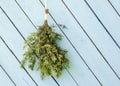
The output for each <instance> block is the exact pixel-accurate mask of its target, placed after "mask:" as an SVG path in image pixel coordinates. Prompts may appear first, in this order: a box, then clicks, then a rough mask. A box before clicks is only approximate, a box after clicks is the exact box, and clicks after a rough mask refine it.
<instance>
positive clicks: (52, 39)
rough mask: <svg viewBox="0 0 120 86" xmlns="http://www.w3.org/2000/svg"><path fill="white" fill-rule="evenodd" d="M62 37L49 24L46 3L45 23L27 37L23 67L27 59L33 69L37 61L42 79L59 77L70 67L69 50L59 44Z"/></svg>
mask: <svg viewBox="0 0 120 86" xmlns="http://www.w3.org/2000/svg"><path fill="white" fill-rule="evenodd" d="M61 39H62V36H61V35H60V34H58V33H56V32H54V31H53V27H52V26H49V25H48V9H47V5H46V3H45V20H44V24H43V25H42V26H39V28H38V30H37V32H33V33H31V35H30V36H29V37H28V38H27V39H26V41H25V44H24V49H27V51H26V52H25V53H24V54H23V56H24V59H23V60H22V61H21V67H24V66H25V65H24V64H25V62H26V61H27V63H28V66H29V68H30V69H31V70H33V69H34V67H35V64H36V63H37V70H40V72H41V78H42V79H43V78H44V77H45V76H56V77H59V76H60V75H61V74H62V70H63V69H65V68H69V60H68V59H67V58H66V57H65V56H66V53H67V50H64V49H62V48H60V47H59V46H58V44H57V40H61Z"/></svg>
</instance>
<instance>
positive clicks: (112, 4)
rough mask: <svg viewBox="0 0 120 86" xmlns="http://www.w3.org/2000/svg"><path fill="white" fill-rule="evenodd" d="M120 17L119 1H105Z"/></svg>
mask: <svg viewBox="0 0 120 86" xmlns="http://www.w3.org/2000/svg"><path fill="white" fill-rule="evenodd" d="M107 1H108V2H109V3H110V5H111V6H112V7H113V9H114V10H115V12H116V13H117V14H118V16H119V17H120V0H107Z"/></svg>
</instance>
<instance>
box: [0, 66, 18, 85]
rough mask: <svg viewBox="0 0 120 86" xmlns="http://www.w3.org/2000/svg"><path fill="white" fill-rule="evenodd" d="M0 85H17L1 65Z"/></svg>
mask: <svg viewBox="0 0 120 86" xmlns="http://www.w3.org/2000/svg"><path fill="white" fill-rule="evenodd" d="M0 85H4V86H16V84H15V83H14V82H13V81H12V79H11V78H9V77H8V75H7V74H6V73H5V70H4V69H3V67H2V66H1V65H0Z"/></svg>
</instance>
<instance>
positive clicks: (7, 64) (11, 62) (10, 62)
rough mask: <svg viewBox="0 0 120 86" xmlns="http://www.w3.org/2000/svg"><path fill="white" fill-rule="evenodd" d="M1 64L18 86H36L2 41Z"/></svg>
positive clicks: (0, 42)
mask: <svg viewBox="0 0 120 86" xmlns="http://www.w3.org/2000/svg"><path fill="white" fill-rule="evenodd" d="M0 52H2V53H1V54H0V57H1V58H0V63H1V64H2V65H3V67H4V68H5V70H6V71H7V72H8V74H9V76H10V77H11V78H12V79H13V81H14V82H15V83H16V85H17V86H21V85H23V86H36V85H35V83H34V82H33V81H32V80H31V79H30V78H29V76H28V75H27V74H26V73H25V72H24V70H22V69H21V68H20V64H19V63H18V62H17V61H16V59H15V58H14V56H13V55H12V54H11V52H10V51H9V50H8V49H7V47H6V46H5V44H4V43H3V42H2V41H1V39H0ZM5 86H6V85H5Z"/></svg>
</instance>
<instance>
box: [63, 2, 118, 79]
mask: <svg viewBox="0 0 120 86" xmlns="http://www.w3.org/2000/svg"><path fill="white" fill-rule="evenodd" d="M65 2H66V4H67V5H68V7H70V9H71V11H72V13H74V16H75V17H76V18H77V19H78V21H77V23H78V24H80V23H81V24H82V26H83V27H84V28H83V30H84V32H85V33H87V34H86V35H88V34H89V37H90V38H92V39H91V40H92V41H91V42H93V44H94V46H95V47H96V49H97V50H98V51H99V53H100V54H101V56H102V57H103V59H104V60H105V61H106V62H107V64H108V65H109V67H110V68H111V69H112V71H113V72H114V73H115V75H116V76H117V77H118V79H119V76H118V75H119V74H120V72H119V71H120V70H119V65H120V64H119V56H120V53H119V52H120V50H119V49H118V47H117V46H116V45H115V44H114V42H113V41H112V40H111V38H110V37H109V36H108V34H107V33H106V32H105V30H104V29H103V27H102V26H101V24H100V23H99V22H98V20H97V19H96V18H95V17H94V15H93V14H92V12H91V11H90V9H89V8H88V7H87V5H86V4H85V3H84V2H83V1H81V5H79V4H78V3H77V2H78V1H76V2H74V3H70V2H69V1H67V0H66V1H65ZM82 2H83V3H82ZM75 6H77V8H75ZM73 8H74V9H73ZM81 8H83V9H81ZM78 9H81V10H78ZM76 10H77V11H76ZM78 12H80V13H78ZM90 28H92V29H90ZM101 28H102V29H101ZM101 34H102V35H101ZM108 43H109V44H108ZM113 50H114V51H113Z"/></svg>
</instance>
